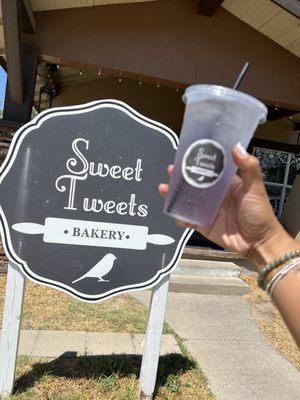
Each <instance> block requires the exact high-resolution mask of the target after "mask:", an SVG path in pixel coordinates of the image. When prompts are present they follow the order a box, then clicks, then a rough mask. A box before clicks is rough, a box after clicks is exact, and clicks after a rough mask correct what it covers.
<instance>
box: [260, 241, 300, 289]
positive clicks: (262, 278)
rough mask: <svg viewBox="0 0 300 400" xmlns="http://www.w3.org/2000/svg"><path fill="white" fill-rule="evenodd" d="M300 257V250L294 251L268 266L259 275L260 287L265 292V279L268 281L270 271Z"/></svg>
mask: <svg viewBox="0 0 300 400" xmlns="http://www.w3.org/2000/svg"><path fill="white" fill-rule="evenodd" d="M299 256H300V249H297V250H293V251H291V252H289V253H287V254H284V255H283V256H282V257H279V258H276V260H274V261H272V262H271V263H269V264H267V265H266V266H265V267H264V268H262V269H261V270H260V271H259V273H258V279H257V284H258V286H259V287H260V288H261V289H263V290H265V279H266V276H267V275H268V273H269V272H270V271H272V270H273V269H275V268H277V267H279V265H282V264H284V263H286V262H287V261H290V260H292V259H293V258H296V257H299Z"/></svg>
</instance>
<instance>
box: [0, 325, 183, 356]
mask: <svg viewBox="0 0 300 400" xmlns="http://www.w3.org/2000/svg"><path fill="white" fill-rule="evenodd" d="M0 333H1V330H0ZM144 338H145V335H143V334H129V333H110V332H84V331H50V330H43V331H39V330H22V331H21V334H20V344H19V355H27V356H30V357H38V358H50V359H54V358H58V357H77V356H87V355H88V356H95V355H108V354H126V355H142V354H143V350H144ZM169 353H178V354H180V353H181V351H180V349H179V347H178V345H177V342H176V340H175V339H174V337H173V336H172V335H163V338H162V345H161V355H165V354H169Z"/></svg>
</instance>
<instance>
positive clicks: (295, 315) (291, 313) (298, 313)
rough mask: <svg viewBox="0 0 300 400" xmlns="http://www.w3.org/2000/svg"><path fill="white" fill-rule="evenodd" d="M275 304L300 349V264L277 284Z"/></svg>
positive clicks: (274, 296)
mask: <svg viewBox="0 0 300 400" xmlns="http://www.w3.org/2000/svg"><path fill="white" fill-rule="evenodd" d="M273 302H274V304H275V305H276V306H277V308H278V310H279V311H280V314H281V315H282V318H283V319H284V321H285V323H286V325H287V327H288V328H289V330H290V331H291V333H292V335H293V337H294V339H295V341H296V343H297V344H298V346H299V347H300V264H299V266H298V267H296V268H295V269H293V270H292V271H290V272H288V273H287V274H286V276H285V277H284V278H283V279H281V280H280V281H279V282H278V283H277V285H276V287H275V288H274V292H273Z"/></svg>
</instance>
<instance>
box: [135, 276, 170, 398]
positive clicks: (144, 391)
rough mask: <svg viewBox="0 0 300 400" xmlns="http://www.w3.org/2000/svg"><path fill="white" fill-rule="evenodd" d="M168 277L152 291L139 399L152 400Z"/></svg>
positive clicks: (166, 297)
mask: <svg viewBox="0 0 300 400" xmlns="http://www.w3.org/2000/svg"><path fill="white" fill-rule="evenodd" d="M169 283H170V277H169V276H165V277H164V278H163V279H162V280H161V281H160V282H159V283H158V285H157V286H155V287H154V288H153V289H152V296H151V303H150V310H149V317H148V326H147V333H146V340H145V351H144V354H143V358H142V366H141V373H140V397H141V399H143V400H152V399H153V393H154V389H155V382H156V375H157V368H158V361H159V353H160V346H161V338H162V332H163V327H164V320H165V311H166V306H167V299H168V290H169Z"/></svg>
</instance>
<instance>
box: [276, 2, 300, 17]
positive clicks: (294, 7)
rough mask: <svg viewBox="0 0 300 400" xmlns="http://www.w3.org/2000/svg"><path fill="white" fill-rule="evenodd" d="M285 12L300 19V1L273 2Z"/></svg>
mask: <svg viewBox="0 0 300 400" xmlns="http://www.w3.org/2000/svg"><path fill="white" fill-rule="evenodd" d="M272 1H273V3H276V4H277V5H279V6H280V7H282V8H283V9H284V10H286V11H288V12H289V13H291V14H293V15H295V17H298V18H300V1H299V0H272Z"/></svg>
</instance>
